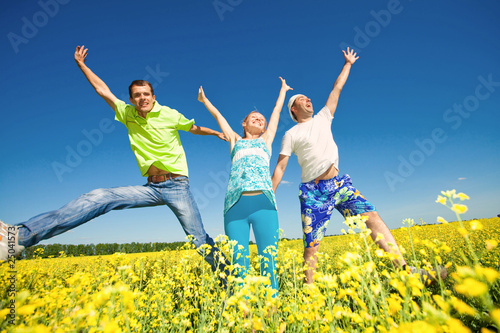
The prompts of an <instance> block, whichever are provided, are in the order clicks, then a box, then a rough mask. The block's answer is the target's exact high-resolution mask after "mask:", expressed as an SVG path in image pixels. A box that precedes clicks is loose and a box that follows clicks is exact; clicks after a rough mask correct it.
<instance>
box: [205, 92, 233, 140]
mask: <svg viewBox="0 0 500 333" xmlns="http://www.w3.org/2000/svg"><path fill="white" fill-rule="evenodd" d="M198 100H199V101H200V102H202V103H203V104H204V105H205V107H206V108H207V110H208V111H209V112H210V113H211V114H212V116H213V117H214V118H215V120H217V123H218V124H219V127H220V129H221V131H222V133H223V134H224V136H225V137H226V139H227V140H228V141H229V143H230V144H231V149H232V148H233V146H234V143H235V142H236V139H237V138H238V134H236V133H235V132H234V131H233V129H232V128H231V126H229V124H228V123H227V121H226V118H224V117H223V116H222V114H221V113H220V112H219V110H217V108H215V106H213V105H212V103H210V101H209V100H208V98H207V97H206V96H205V92H204V91H203V87H200V89H199V90H198Z"/></svg>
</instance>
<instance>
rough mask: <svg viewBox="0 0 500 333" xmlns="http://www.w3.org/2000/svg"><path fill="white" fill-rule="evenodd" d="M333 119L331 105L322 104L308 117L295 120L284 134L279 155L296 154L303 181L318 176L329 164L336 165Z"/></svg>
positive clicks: (336, 154) (337, 154) (337, 166)
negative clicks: (314, 113)
mask: <svg viewBox="0 0 500 333" xmlns="http://www.w3.org/2000/svg"><path fill="white" fill-rule="evenodd" d="M332 120H333V117H332V114H331V112H330V109H328V108H327V107H326V106H325V107H323V108H322V109H321V110H320V111H319V112H318V113H317V114H316V115H315V116H314V117H313V118H312V119H311V120H309V121H307V122H305V123H298V124H297V125H295V126H294V127H292V128H290V129H289V130H288V131H287V132H286V133H285V135H284V136H283V140H282V141H281V152H280V155H286V156H291V155H292V153H294V154H295V155H297V160H298V161H299V164H300V167H301V169H302V175H301V180H302V182H303V183H307V182H310V181H311V180H313V179H316V178H318V177H319V176H321V175H322V174H323V173H324V172H325V171H326V170H328V168H329V167H330V165H332V164H333V165H334V166H335V167H336V168H337V169H338V168H339V151H338V148H337V144H336V143H335V141H334V140H333V135H332V129H331V126H332Z"/></svg>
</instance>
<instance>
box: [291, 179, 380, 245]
mask: <svg viewBox="0 0 500 333" xmlns="http://www.w3.org/2000/svg"><path fill="white" fill-rule="evenodd" d="M299 199H300V212H301V214H302V231H303V232H304V247H314V246H316V245H319V243H320V242H321V240H322V239H323V237H324V235H325V232H326V227H327V226H328V223H329V222H330V219H331V215H332V211H333V209H334V208H335V209H337V210H338V211H339V212H340V214H342V215H343V216H344V217H348V216H354V215H358V214H361V213H366V212H372V211H375V210H376V209H375V207H374V206H373V205H372V204H371V203H370V202H368V201H367V200H366V199H365V197H363V195H361V193H359V191H358V190H356V188H354V186H352V181H351V177H349V175H343V176H342V177H340V176H336V177H334V178H331V179H325V180H319V181H315V180H313V181H310V182H308V183H302V184H300V187H299Z"/></svg>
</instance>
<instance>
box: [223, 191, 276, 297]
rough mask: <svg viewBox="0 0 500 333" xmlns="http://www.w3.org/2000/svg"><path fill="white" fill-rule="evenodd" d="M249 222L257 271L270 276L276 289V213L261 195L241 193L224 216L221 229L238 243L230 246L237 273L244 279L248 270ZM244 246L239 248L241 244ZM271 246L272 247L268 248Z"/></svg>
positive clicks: (272, 285) (267, 200)
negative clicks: (252, 234)
mask: <svg viewBox="0 0 500 333" xmlns="http://www.w3.org/2000/svg"><path fill="white" fill-rule="evenodd" d="M250 225H252V228H253V233H254V235H255V241H256V242H257V249H258V251H259V256H262V258H263V259H261V260H260V274H261V275H264V276H269V279H270V281H271V287H272V288H273V289H274V290H276V293H275V296H277V291H278V279H277V277H276V257H277V250H278V240H279V233H278V232H279V231H278V228H279V225H278V212H277V211H276V208H275V207H274V205H273V204H272V203H271V202H270V201H269V199H268V198H267V197H266V196H265V195H264V194H259V195H253V196H245V195H242V196H241V197H240V199H239V200H238V202H237V203H236V204H234V206H233V207H231V208H230V209H229V210H228V211H227V213H226V214H225V215H224V229H225V231H226V235H227V236H228V237H229V240H235V241H237V242H238V244H237V245H236V246H235V247H234V249H233V255H232V256H233V258H232V259H233V264H238V265H240V268H239V269H238V270H237V271H236V276H238V277H242V278H244V277H245V276H246V274H247V273H248V271H249V269H250V254H249V252H248V242H249V240H250ZM240 245H241V246H243V248H241V249H240V247H241V246H240ZM269 246H272V247H273V248H269V249H267V250H266V248H267V247H269ZM238 254H239V256H238Z"/></svg>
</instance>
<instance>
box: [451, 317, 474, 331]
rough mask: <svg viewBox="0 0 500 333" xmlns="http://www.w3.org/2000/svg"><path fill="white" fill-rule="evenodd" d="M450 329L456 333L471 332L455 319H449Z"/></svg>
mask: <svg viewBox="0 0 500 333" xmlns="http://www.w3.org/2000/svg"><path fill="white" fill-rule="evenodd" d="M447 324H448V327H449V328H450V332H454V333H469V332H471V330H470V329H468V328H467V327H466V326H464V324H463V323H462V322H461V321H460V320H458V319H455V318H451V319H448V321H447Z"/></svg>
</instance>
